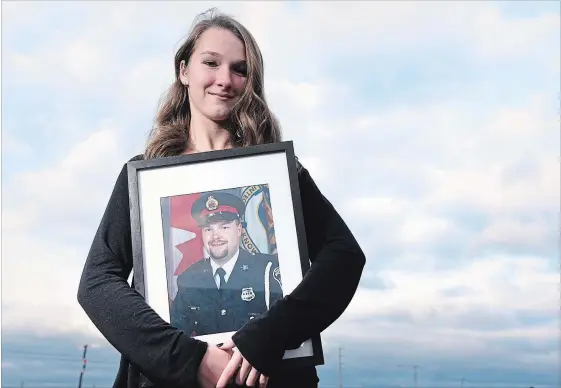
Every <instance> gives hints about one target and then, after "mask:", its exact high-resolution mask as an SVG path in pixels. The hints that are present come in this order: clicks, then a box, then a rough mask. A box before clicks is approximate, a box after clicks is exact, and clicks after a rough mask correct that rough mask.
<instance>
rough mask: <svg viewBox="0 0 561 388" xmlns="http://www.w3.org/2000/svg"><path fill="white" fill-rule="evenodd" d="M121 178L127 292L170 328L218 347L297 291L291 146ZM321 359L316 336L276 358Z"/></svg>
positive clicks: (149, 167) (305, 266) (157, 162)
mask: <svg viewBox="0 0 561 388" xmlns="http://www.w3.org/2000/svg"><path fill="white" fill-rule="evenodd" d="M127 168H128V172H129V175H128V177H129V193H130V207H131V232H132V243H133V245H132V247H133V257H134V261H135V263H134V271H135V273H134V287H135V289H136V290H137V291H138V292H139V293H140V294H141V295H142V296H143V297H144V299H145V300H146V302H147V303H148V304H149V305H150V307H151V308H152V309H153V310H154V311H155V312H156V313H157V314H158V315H159V316H160V317H161V318H162V319H163V320H164V321H166V322H167V323H169V324H170V325H171V326H173V327H175V328H177V329H179V330H181V331H182V332H183V333H185V334H186V335H189V336H191V337H193V338H197V339H199V340H202V341H205V342H207V343H209V344H218V343H223V342H225V341H227V340H228V339H230V338H231V337H232V335H233V334H234V333H236V332H237V331H238V330H240V329H241V328H242V327H243V326H244V325H245V324H246V323H248V322H250V321H251V320H252V319H255V318H257V317H259V316H261V315H262V314H266V313H267V312H268V311H269V310H270V309H271V308H272V307H273V306H274V305H275V302H276V301H278V300H280V299H283V298H285V297H287V296H288V295H290V293H291V292H292V291H293V290H294V289H295V288H296V287H298V285H299V284H300V283H301V282H302V280H303V278H304V275H305V274H306V272H307V271H308V270H309V268H310V265H311V263H310V258H309V255H308V247H307V240H306V238H305V231H304V221H303V216H302V208H301V206H302V205H301V203H300V194H299V186H298V176H297V174H298V171H297V168H298V166H297V159H296V157H295V155H294V149H293V145H292V143H291V142H282V143H277V144H268V145H259V146H253V147H246V148H244V149H230V150H223V151H214V152H209V153H198V154H192V155H180V156H174V157H167V158H160V159H151V160H139V161H133V162H129V163H128V167H127ZM286 324H287V325H298V324H299V322H286ZM322 354H323V353H322V347H321V338H320V336H316V337H313V338H310V339H309V340H306V341H304V343H302V344H301V345H300V346H299V347H298V348H291V349H287V350H286V351H285V356H284V358H285V359H286V361H287V362H290V363H296V364H301V363H312V364H313V363H317V362H321V360H322V357H323V355H322Z"/></svg>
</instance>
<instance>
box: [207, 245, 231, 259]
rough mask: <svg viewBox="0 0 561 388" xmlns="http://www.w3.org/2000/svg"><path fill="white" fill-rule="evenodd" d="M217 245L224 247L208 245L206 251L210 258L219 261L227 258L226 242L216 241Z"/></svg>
mask: <svg viewBox="0 0 561 388" xmlns="http://www.w3.org/2000/svg"><path fill="white" fill-rule="evenodd" d="M217 243H224V245H220V246H217V247H213V246H212V244H210V243H209V245H208V250H209V252H208V253H209V254H210V257H211V258H212V259H214V260H221V259H224V258H225V257H227V256H228V242H227V241H217Z"/></svg>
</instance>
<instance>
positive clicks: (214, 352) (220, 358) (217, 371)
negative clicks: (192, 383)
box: [197, 344, 232, 388]
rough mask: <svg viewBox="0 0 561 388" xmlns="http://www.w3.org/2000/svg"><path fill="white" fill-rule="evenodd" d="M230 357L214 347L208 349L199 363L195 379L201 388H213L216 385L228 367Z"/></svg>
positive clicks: (210, 346) (227, 353) (225, 352)
mask: <svg viewBox="0 0 561 388" xmlns="http://www.w3.org/2000/svg"><path fill="white" fill-rule="evenodd" d="M231 358H232V355H231V354H230V353H229V352H227V351H224V350H221V349H219V348H217V347H216V346H214V345H210V344H209V346H208V349H207V351H206V353H205V355H204V357H203V359H202V361H201V364H200V366H199V371H198V375H197V378H198V380H199V385H200V387H201V388H214V387H216V386H217V385H216V384H217V383H218V379H219V378H220V376H221V374H222V371H223V370H224V368H226V366H228V365H229V362H230V359H231Z"/></svg>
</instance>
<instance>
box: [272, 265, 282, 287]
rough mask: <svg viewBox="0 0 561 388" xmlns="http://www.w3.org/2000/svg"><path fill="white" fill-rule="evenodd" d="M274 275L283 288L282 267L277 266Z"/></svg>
mask: <svg viewBox="0 0 561 388" xmlns="http://www.w3.org/2000/svg"><path fill="white" fill-rule="evenodd" d="M273 277H274V278H275V280H276V281H277V282H278V283H279V286H281V288H282V281H281V275H280V268H279V267H276V268H275V269H274V270H273Z"/></svg>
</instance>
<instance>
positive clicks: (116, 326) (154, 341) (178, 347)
mask: <svg viewBox="0 0 561 388" xmlns="http://www.w3.org/2000/svg"><path fill="white" fill-rule="evenodd" d="M133 159H135V158H133ZM131 160H132V159H131ZM132 261H133V260H132V240H131V227H130V208H129V193H128V176H127V168H126V164H125V165H124V166H123V168H122V170H121V172H120V174H119V176H118V178H117V181H116V183H115V186H114V188H113V192H112V194H111V196H110V199H109V202H108V204H107V207H106V209H105V212H104V214H103V216H102V219H101V222H100V225H99V227H98V230H97V232H96V234H95V236H94V239H93V242H92V244H91V247H90V251H89V253H88V256H87V259H86V262H85V266H84V269H83V273H82V277H81V279H80V284H79V288H78V295H77V297H78V302H79V303H80V305H81V306H82V308H83V309H84V311H85V312H86V314H87V315H88V316H89V318H90V319H91V320H92V322H93V323H94V324H95V326H96V327H97V328H98V330H99V331H100V332H101V333H102V334H103V335H104V336H105V338H106V339H107V340H108V341H109V343H111V344H112V345H113V346H114V347H115V348H116V349H117V350H118V351H119V352H120V353H121V354H122V355H123V356H124V357H125V358H126V359H128V360H129V361H130V362H131V364H133V365H135V366H136V367H137V368H138V369H139V371H140V372H141V373H142V374H143V375H144V376H146V377H147V378H148V379H150V380H151V381H152V382H153V383H154V384H157V385H161V386H166V387H174V388H175V387H177V388H179V387H181V388H185V387H189V386H196V384H197V383H196V381H197V370H198V367H199V364H200V362H201V360H202V358H203V356H204V354H205V352H206V349H207V346H208V345H207V344H206V343H205V342H202V341H199V340H196V339H194V338H191V337H189V336H188V335H186V334H184V333H183V332H182V331H180V330H178V329H175V328H174V327H172V326H171V325H169V324H168V323H167V322H165V321H164V320H163V319H162V318H160V316H159V315H158V314H156V312H155V311H154V310H152V308H150V307H149V306H148V304H147V303H146V301H145V300H144V298H143V297H142V296H141V295H140V294H139V293H138V292H136V291H135V290H134V289H133V288H131V287H130V286H129V284H128V282H127V278H128V276H129V274H130V272H131V271H132Z"/></svg>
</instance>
